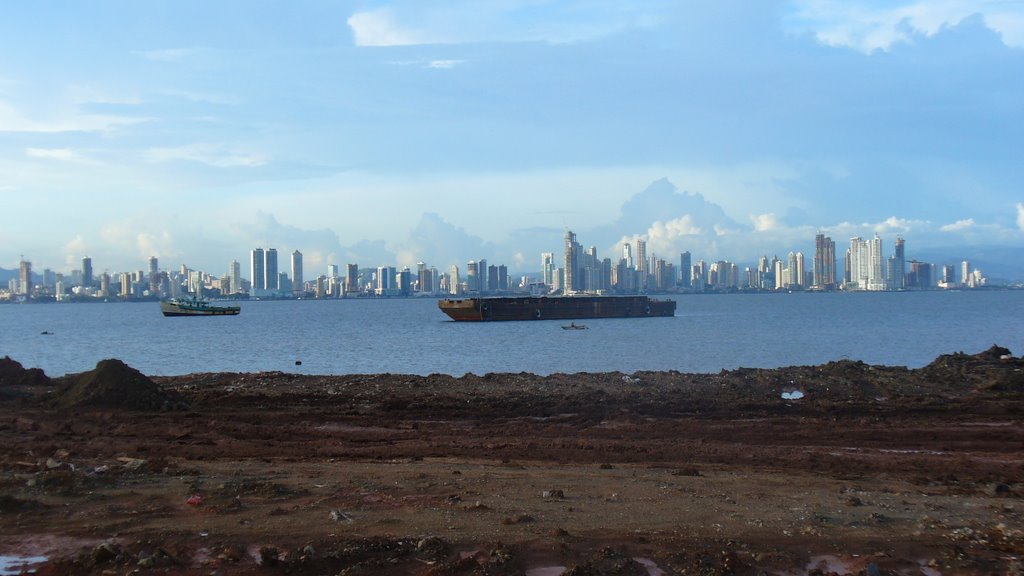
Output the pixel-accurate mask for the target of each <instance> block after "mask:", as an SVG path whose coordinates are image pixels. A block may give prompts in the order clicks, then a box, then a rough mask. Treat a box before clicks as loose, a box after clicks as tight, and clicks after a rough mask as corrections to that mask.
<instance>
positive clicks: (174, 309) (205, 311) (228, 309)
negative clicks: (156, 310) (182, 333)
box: [160, 297, 242, 316]
mask: <svg viewBox="0 0 1024 576" xmlns="http://www.w3.org/2000/svg"><path fill="white" fill-rule="evenodd" d="M241 310H242V309H241V307H239V306H213V305H211V304H210V303H209V302H207V301H206V300H203V299H200V298H196V297H192V298H171V299H169V300H161V301H160V311H161V312H163V313H164V316H234V315H236V314H238V313H239V312H241Z"/></svg>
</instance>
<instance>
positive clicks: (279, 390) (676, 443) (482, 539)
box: [0, 347, 1024, 576]
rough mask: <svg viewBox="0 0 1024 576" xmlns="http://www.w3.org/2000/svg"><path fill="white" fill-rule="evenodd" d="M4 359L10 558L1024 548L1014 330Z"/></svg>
mask: <svg viewBox="0 0 1024 576" xmlns="http://www.w3.org/2000/svg"><path fill="white" fill-rule="evenodd" d="M27 372H28V371H27V370H23V371H22V372H21V375H22V377H24V378H29V377H30V376H26V373H27ZM3 374H6V373H0V375H3ZM37 376H38V375H37ZM2 382H4V381H3V380H2V379H0V392H4V391H6V392H7V394H6V395H0V399H2V400H0V439H2V440H3V442H2V444H0V520H2V522H0V556H46V557H47V558H48V560H47V561H46V562H44V563H42V564H40V565H38V566H36V570H37V572H36V573H37V574H39V575H41V576H45V575H47V574H66V573H76V574H109V573H126V572H132V571H135V570H138V571H139V573H141V574H146V573H153V574H181V575H198V574H203V575H209V574H211V573H219V574H225V575H227V574H231V575H236V574H243V575H247V574H268V573H269V574H276V573H282V574H283V573H290V574H382V575H385V576H387V575H398V574H423V575H427V574H431V575H437V574H467V575H468V574H480V573H486V574H494V575H499V576H500V575H513V574H516V575H521V574H531V576H532V575H533V574H565V575H568V576H571V575H575V574H599V575H604V574H628V575H634V574H650V573H658V572H657V571H658V570H660V571H661V572H662V573H664V574H683V573H698V572H699V573H704V574H732V573H759V572H762V571H763V572H766V573H773V572H774V573H789V574H826V573H830V572H834V573H837V574H867V573H872V574H873V573H880V574H926V575H932V574H942V575H950V574H987V573H1014V571H1015V570H1017V571H1019V570H1020V569H1021V567H1022V564H1021V561H1020V559H1021V558H1022V557H1024V504H1022V500H1021V499H1022V497H1024V450H1021V447H1022V446H1024V421H1022V418H1021V414H1024V359H1021V358H1019V357H1014V356H1011V355H1009V353H1008V351H1007V350H1005V349H1001V348H998V347H993V348H991V349H989V350H986V351H984V352H981V353H978V354H961V353H955V354H948V355H942V356H940V357H938V358H936V359H935V360H934V361H933V362H931V363H930V364H929V365H927V366H925V367H923V368H920V369H906V368H899V367H895V368H894V367H883V366H871V365H868V364H864V363H861V362H853V361H838V362H830V363H828V364H824V365H820V366H797V367H790V368H785V369H765V370H762V369H739V370H733V371H722V372H720V373H718V374H683V373H678V372H671V371H669V372H635V373H632V374H622V373H600V374H586V373H581V374H554V375H551V376H536V375H532V374H526V373H511V374H485V375H483V376H472V375H470V376H463V377H459V378H456V377H452V376H445V375H432V376H411V375H400V374H375V375H348V376H303V375H294V374H287V373H283V372H262V373H248V374H245V373H205V374H204V373H200V374H188V375H183V376H167V377H156V378H149V377H146V376H145V375H142V374H141V373H138V371H136V370H134V369H132V368H131V367H129V366H126V365H124V364H123V363H121V362H119V361H104V362H101V363H100V365H98V366H97V368H96V369H95V370H93V371H90V372H88V373H83V374H79V375H75V376H68V377H65V378H60V379H56V380H54V381H51V382H49V383H45V384H43V383H40V382H38V381H37V382H35V383H29V382H27V381H26V382H22V383H20V384H10V383H2ZM794 390H800V391H801V392H803V393H804V396H803V397H802V398H799V399H795V400H787V399H784V398H783V397H782V394H783V393H785V392H787V391H794ZM15 392H16V393H15Z"/></svg>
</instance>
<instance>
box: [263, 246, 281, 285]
mask: <svg viewBox="0 0 1024 576" xmlns="http://www.w3.org/2000/svg"><path fill="white" fill-rule="evenodd" d="M263 258H264V260H265V262H266V263H265V264H264V272H265V274H266V276H265V277H266V279H267V283H266V284H264V285H263V288H264V290H266V291H267V292H277V291H279V290H280V289H281V284H280V277H279V276H278V275H277V248H267V251H266V252H264V254H263Z"/></svg>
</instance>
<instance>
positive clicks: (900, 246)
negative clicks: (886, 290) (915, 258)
mask: <svg viewBox="0 0 1024 576" xmlns="http://www.w3.org/2000/svg"><path fill="white" fill-rule="evenodd" d="M906 273H907V257H906V242H905V241H904V240H903V236H896V248H895V250H894V252H893V276H892V277H891V279H890V281H889V285H890V286H891V287H892V289H893V290H902V289H904V288H906V287H907V281H906Z"/></svg>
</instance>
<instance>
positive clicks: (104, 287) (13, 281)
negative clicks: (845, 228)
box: [0, 230, 988, 301]
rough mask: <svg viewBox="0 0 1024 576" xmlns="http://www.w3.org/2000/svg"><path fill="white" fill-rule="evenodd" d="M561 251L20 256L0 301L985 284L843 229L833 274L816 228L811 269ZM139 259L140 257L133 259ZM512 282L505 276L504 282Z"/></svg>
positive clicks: (572, 245)
mask: <svg viewBox="0 0 1024 576" xmlns="http://www.w3.org/2000/svg"><path fill="white" fill-rule="evenodd" d="M563 240H564V243H563V250H564V253H563V255H562V258H561V260H560V261H561V262H562V263H563V264H564V265H563V266H562V267H558V266H557V263H558V262H559V260H558V259H557V257H556V255H555V253H554V252H542V253H540V270H539V272H536V273H534V274H533V275H530V274H520V275H517V276H516V280H515V281H514V282H510V280H509V270H508V268H507V267H506V266H505V265H504V264H497V265H495V264H489V263H488V261H487V260H486V259H485V258H480V259H477V260H469V261H468V262H467V263H466V265H465V266H466V268H465V274H464V275H463V274H462V273H461V272H460V269H459V266H458V265H451V268H450V271H449V272H448V273H440V272H438V270H437V268H434V267H431V266H429V265H427V264H426V263H425V262H422V261H420V262H417V263H416V268H415V271H413V270H410V269H409V268H408V267H404V268H401V269H398V268H396V267H395V266H389V265H382V266H379V267H376V268H367V269H363V270H360V269H359V266H358V264H348V265H347V268H346V275H345V276H344V277H342V276H340V275H339V269H338V266H337V265H335V264H328V265H327V275H326V276H318V277H316V278H315V279H313V280H312V281H308V282H307V281H306V279H305V274H304V257H303V253H302V252H301V251H300V250H294V251H292V252H291V253H290V257H291V267H290V276H289V274H287V273H283V272H280V271H279V270H278V261H277V249H276V248H269V247H268V248H263V247H257V248H254V249H252V251H251V252H250V260H249V265H250V277H251V280H247V279H245V278H243V277H242V272H241V266H240V264H239V262H238V260H232V261H231V263H230V265H229V269H228V271H227V273H226V275H225V276H223V277H215V276H212V275H209V274H206V273H204V272H202V271H198V270H190V269H189V268H188V267H187V266H185V265H184V264H182V265H181V266H180V268H178V269H176V270H166V271H164V270H160V259H159V258H158V257H157V256H151V257H149V258H148V259H146V261H145V265H144V266H140V267H139V269H137V270H135V271H132V272H120V273H114V274H109V273H106V272H104V273H103V274H100V275H98V276H97V275H96V274H95V273H94V266H93V260H92V258H91V257H89V256H85V257H83V258H82V260H81V261H82V267H81V269H80V270H72V271H70V274H64V273H55V272H53V271H51V270H48V269H47V270H44V271H43V273H42V274H33V272H32V263H31V262H30V261H28V259H26V258H24V257H21V259H20V261H19V265H18V270H17V273H16V274H14V273H13V272H14V271H6V272H8V273H9V275H8V276H6V278H5V280H4V286H5V287H6V289H3V287H4V286H0V301H12V300H13V301H28V300H33V301H36V300H38V301H54V300H56V301H66V300H72V301H74V300H95V299H106V298H113V297H117V298H121V299H155V298H164V297H178V296H182V295H185V294H203V295H205V296H210V297H235V298H237V297H243V298H244V297H252V298H295V297H305V296H307V295H312V296H314V297H316V298H341V297H403V296H420V297H423V296H426V297H430V296H439V295H444V294H450V295H476V296H486V295H496V294H503V293H517V292H518V293H529V294H532V295H543V294H559V293H562V294H573V293H595V294H604V293H607V294H635V293H643V292H733V291H749V290H761V291H798V290H813V291H827V290H846V291H884V290H930V289H938V288H941V289H972V288H981V287H986V286H988V280H987V279H986V278H985V276H984V275H983V274H982V272H981V270H978V269H977V268H974V267H972V265H971V263H970V262H969V261H967V260H959V259H958V261H957V262H955V263H953V262H946V263H943V264H940V265H934V264H931V263H927V262H921V261H919V260H911V261H910V262H909V263H908V262H907V261H906V241H905V240H904V238H903V237H902V236H900V235H897V236H896V237H895V243H894V251H893V254H892V255H891V256H889V257H886V256H885V254H884V244H883V240H882V238H881V236H880V235H879V234H875V235H874V237H873V238H871V239H869V240H865V239H863V238H861V237H854V238H851V239H850V244H849V247H848V248H847V250H846V253H845V266H844V267H843V273H842V275H841V276H840V275H839V274H837V271H838V266H837V264H836V254H835V242H834V241H833V240H832V239H831V238H829V237H828V236H825V235H824V234H822V233H818V234H816V235H815V237H814V258H813V264H812V269H811V270H807V269H806V263H805V261H804V253H803V252H800V251H796V250H794V251H790V252H788V253H787V254H786V255H785V257H784V258H779V257H778V256H772V257H770V258H769V257H768V256H767V255H764V256H762V257H760V258H759V259H758V261H757V263H756V266H755V265H751V266H747V267H744V268H741V267H740V266H738V265H737V264H736V263H734V262H730V261H728V260H717V261H711V262H708V261H705V260H696V261H695V259H694V256H693V254H692V253H691V252H690V251H688V250H687V251H682V252H679V253H678V254H679V256H678V260H677V262H678V265H676V264H675V263H672V262H669V261H667V260H665V259H664V258H661V257H659V256H658V255H657V254H648V246H647V242H646V241H645V240H644V239H642V238H638V239H634V240H631V241H626V242H623V243H622V244H621V252H620V249H619V248H618V247H616V248H614V249H613V252H614V253H615V254H616V255H619V256H620V257H619V258H618V259H617V260H616V261H613V260H612V259H611V258H602V257H601V255H600V254H599V252H598V249H597V247H596V246H593V245H591V246H589V247H588V248H586V249H584V248H583V246H582V245H581V243H580V242H579V240H578V237H577V236H576V234H575V233H574V232H572V231H571V230H566V231H565V235H564V238H563ZM140 264H141V263H140ZM513 283H514V285H513Z"/></svg>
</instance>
